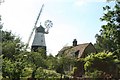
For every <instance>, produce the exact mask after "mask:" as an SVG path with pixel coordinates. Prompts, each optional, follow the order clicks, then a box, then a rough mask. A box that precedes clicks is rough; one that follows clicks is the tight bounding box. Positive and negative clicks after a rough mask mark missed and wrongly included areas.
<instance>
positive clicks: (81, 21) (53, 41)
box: [0, 0, 113, 55]
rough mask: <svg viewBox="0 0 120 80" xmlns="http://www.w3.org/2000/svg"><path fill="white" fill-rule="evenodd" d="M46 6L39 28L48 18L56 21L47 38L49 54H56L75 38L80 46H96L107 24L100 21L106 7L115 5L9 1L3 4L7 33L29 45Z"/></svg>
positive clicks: (78, 0) (89, 0)
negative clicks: (98, 36)
mask: <svg viewBox="0 0 120 80" xmlns="http://www.w3.org/2000/svg"><path fill="white" fill-rule="evenodd" d="M43 3H44V5H45V6H44V8H43V11H42V14H41V16H40V20H39V22H38V24H37V26H39V24H40V22H41V24H42V25H43V26H44V22H45V20H48V19H49V20H51V21H52V22H53V27H52V28H51V29H50V31H49V34H47V35H45V39H46V45H47V51H48V53H52V54H53V55H56V54H57V53H58V51H59V50H60V49H61V48H62V47H63V46H71V45H72V41H73V39H77V41H78V44H81V43H89V42H92V43H95V34H97V33H99V30H100V28H101V25H102V24H103V22H101V21H100V20H99V18H100V17H102V16H103V8H102V7H103V6H105V5H107V4H110V5H113V3H107V2H105V1H104V0H99V1H98V0H46V1H45V0H5V2H4V3H3V4H1V5H0V14H1V15H2V22H3V23H4V27H3V30H8V31H10V30H11V31H12V32H13V33H14V34H16V35H17V36H20V37H21V39H22V41H23V42H24V43H26V42H27V40H28V37H29V35H30V33H31V31H32V28H33V26H34V23H35V21H36V18H37V16H38V13H39V10H40V8H41V6H42V4H43ZM33 37H34V35H33ZM33 37H32V39H31V42H30V46H31V43H32V40H33Z"/></svg>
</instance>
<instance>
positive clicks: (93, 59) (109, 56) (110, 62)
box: [84, 52, 120, 75]
mask: <svg viewBox="0 0 120 80" xmlns="http://www.w3.org/2000/svg"><path fill="white" fill-rule="evenodd" d="M84 61H85V64H84V68H85V70H86V72H89V73H90V72H94V71H96V70H98V71H102V72H105V73H111V72H114V71H115V70H116V68H118V65H117V64H118V63H119V62H120V61H119V60H118V59H117V58H116V55H114V54H113V53H111V52H109V53H104V52H101V53H98V54H94V53H93V54H90V55H88V56H87V57H86V58H85V59H84ZM100 66H102V67H100ZM113 69H114V70H113ZM112 75H114V73H113V74H112Z"/></svg>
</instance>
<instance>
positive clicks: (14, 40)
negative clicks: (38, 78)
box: [2, 31, 24, 80]
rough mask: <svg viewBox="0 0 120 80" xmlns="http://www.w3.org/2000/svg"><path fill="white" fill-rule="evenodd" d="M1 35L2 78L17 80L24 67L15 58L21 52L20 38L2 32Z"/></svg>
mask: <svg viewBox="0 0 120 80" xmlns="http://www.w3.org/2000/svg"><path fill="white" fill-rule="evenodd" d="M2 34H3V36H2V41H3V42H2V55H3V63H2V76H3V77H9V78H11V79H18V80H19V79H20V76H21V74H22V69H23V68H24V65H22V62H21V61H19V59H17V58H16V57H17V56H18V55H19V54H20V53H21V52H22V49H23V47H24V45H23V43H22V42H21V41H20V38H19V37H16V36H15V35H13V34H12V33H11V32H8V31H2Z"/></svg>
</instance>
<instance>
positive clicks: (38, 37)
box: [25, 4, 53, 51]
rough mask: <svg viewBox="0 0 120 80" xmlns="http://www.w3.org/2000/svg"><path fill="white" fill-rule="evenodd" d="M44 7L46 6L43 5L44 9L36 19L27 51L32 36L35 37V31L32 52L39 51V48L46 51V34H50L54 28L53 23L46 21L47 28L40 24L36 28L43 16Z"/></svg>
mask: <svg viewBox="0 0 120 80" xmlns="http://www.w3.org/2000/svg"><path fill="white" fill-rule="evenodd" d="M43 7H44V4H43V5H42V7H41V9H40V12H39V14H38V17H37V19H36V22H35V25H34V28H33V29H32V32H31V34H30V36H29V39H28V42H27V44H26V48H25V50H26V49H27V48H28V46H29V42H30V40H31V37H32V35H33V33H34V31H35V36H34V39H33V43H32V46H31V50H32V51H37V49H38V48H43V49H45V51H46V44H45V35H44V34H48V33H49V29H50V28H51V27H52V26H53V23H52V21H50V20H46V21H45V26H46V28H44V27H43V26H42V25H41V24H40V26H39V27H37V26H36V25H37V23H38V20H39V17H40V15H41V12H42V9H43Z"/></svg>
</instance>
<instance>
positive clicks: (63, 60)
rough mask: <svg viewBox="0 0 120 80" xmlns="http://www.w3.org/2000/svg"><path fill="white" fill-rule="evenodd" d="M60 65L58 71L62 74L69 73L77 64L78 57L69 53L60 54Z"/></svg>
mask: <svg viewBox="0 0 120 80" xmlns="http://www.w3.org/2000/svg"><path fill="white" fill-rule="evenodd" d="M57 60H58V65H57V68H56V72H58V73H60V74H61V79H62V75H69V73H70V71H71V70H72V68H73V66H74V65H75V62H76V59H75V58H73V57H70V56H67V55H61V56H58V59H57Z"/></svg>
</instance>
